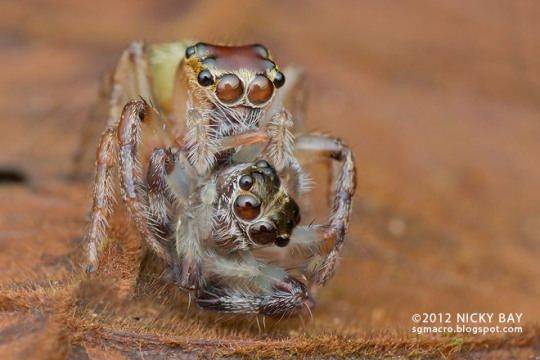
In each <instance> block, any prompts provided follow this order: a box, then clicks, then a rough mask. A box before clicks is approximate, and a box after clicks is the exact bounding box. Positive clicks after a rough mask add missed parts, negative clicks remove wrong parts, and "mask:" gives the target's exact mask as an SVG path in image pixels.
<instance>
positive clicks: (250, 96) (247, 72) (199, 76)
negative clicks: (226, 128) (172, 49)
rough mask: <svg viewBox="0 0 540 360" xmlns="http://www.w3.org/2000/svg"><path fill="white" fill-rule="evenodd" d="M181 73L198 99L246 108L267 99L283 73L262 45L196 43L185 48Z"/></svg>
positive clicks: (277, 85)
mask: <svg viewBox="0 0 540 360" xmlns="http://www.w3.org/2000/svg"><path fill="white" fill-rule="evenodd" d="M185 73H186V75H187V78H188V79H191V80H190V82H189V89H190V90H191V91H195V92H197V91H201V92H203V95H202V96H200V98H199V101H201V102H211V103H213V104H216V105H217V104H220V105H222V106H223V107H227V108H236V109H238V110H240V109H241V110H245V111H249V110H250V109H256V108H262V107H264V106H265V105H266V104H268V103H269V102H270V100H271V99H272V97H273V95H274V92H275V89H277V88H280V87H282V86H283V84H284V83H285V76H284V75H283V73H282V72H280V71H279V69H278V68H277V66H276V64H275V63H274V61H273V60H272V56H271V54H270V52H269V51H268V50H267V49H266V48H265V47H264V46H262V45H248V46H217V45H210V44H204V43H198V44H196V45H193V46H190V47H188V48H187V49H186V61H185Z"/></svg>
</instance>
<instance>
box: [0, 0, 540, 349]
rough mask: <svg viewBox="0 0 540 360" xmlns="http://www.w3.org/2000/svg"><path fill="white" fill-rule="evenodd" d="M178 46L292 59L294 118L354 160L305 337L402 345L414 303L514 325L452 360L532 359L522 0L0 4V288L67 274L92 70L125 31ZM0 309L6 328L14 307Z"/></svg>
mask: <svg viewBox="0 0 540 360" xmlns="http://www.w3.org/2000/svg"><path fill="white" fill-rule="evenodd" d="M179 38H193V39H197V40H201V41H207V42H231V43H253V42H260V43H262V44H265V45H266V46H267V47H268V48H270V49H272V51H273V53H274V56H275V58H276V62H277V63H278V64H280V65H281V66H282V67H283V66H284V65H286V64H290V63H296V64H300V65H302V66H303V67H304V68H305V69H306V72H307V82H308V88H309V95H310V99H309V104H308V113H307V120H306V123H307V127H308V129H310V130H318V131H328V132H330V133H331V134H333V135H336V136H340V137H342V138H344V139H346V141H347V142H348V143H349V144H350V145H351V146H352V148H353V150H354V152H355V154H356V158H357V162H358V169H359V186H358V191H357V196H356V202H355V212H354V214H353V224H352V225H351V232H350V234H351V235H350V239H349V243H348V245H347V247H346V249H345V252H344V254H343V261H342V265H341V267H340V268H339V270H338V272H337V275H336V277H335V278H334V280H333V281H332V282H331V283H330V284H329V285H328V286H327V287H326V288H324V289H322V290H321V291H320V294H319V297H318V304H319V307H318V309H317V310H316V312H315V314H314V319H313V321H311V322H309V324H308V325H307V333H310V332H311V333H316V334H338V335H339V336H344V337H346V338H347V339H353V341H358V343H359V344H360V343H362V341H363V340H362V339H365V337H366V336H367V335H366V334H370V332H371V331H374V332H375V333H376V332H377V331H384V330H385V329H390V331H391V333H393V334H394V335H392V336H395V339H396V341H397V340H398V339H399V341H404V340H403V339H406V341H409V342H410V343H414V342H415V341H416V340H415V339H416V338H415V337H414V336H412V334H411V330H410V328H411V326H412V325H413V322H412V321H411V316H412V315H413V314H415V313H424V312H443V313H447V312H448V313H452V314H455V313H456V312H495V313H498V312H514V313H523V317H522V322H521V323H520V324H517V325H522V326H524V327H526V333H525V334H521V335H504V336H502V335H496V336H495V335H491V337H490V336H488V337H481V336H479V335H475V336H465V337H464V338H465V344H466V345H467V344H469V345H468V346H470V347H469V348H461V347H458V348H457V351H459V350H464V349H468V350H467V351H473V352H475V353H476V354H481V355H483V354H490V355H494V356H501V357H506V356H507V355H508V354H518V355H517V356H518V357H519V356H524V357H527V356H532V355H533V354H535V353H536V354H538V353H540V335H539V333H540V331H539V327H538V323H539V321H540V306H539V305H540V261H539V258H540V191H539V184H540V166H539V156H540V3H538V2H536V1H533V0H500V1H491V0H484V1H475V2H470V1H444V0H441V1H428V0H418V1H352V0H351V1H342V2H339V4H338V3H337V2H336V3H330V2H324V1H313V2H307V1H304V2H300V1H299V2H289V1H263V0H258V1H247V0H244V1H237V2H230V3H226V2H218V1H203V2H196V1H173V0H164V1H156V2H145V1H127V0H126V1H115V2H110V1H104V0H97V1H92V2H80V1H68V0H49V1H38V0H26V1H14V0H11V1H9V0H8V1H3V2H2V3H1V4H0V79H1V80H0V91H1V96H0V109H1V112H0V113H1V114H2V116H1V119H0V124H1V130H0V171H1V172H2V176H1V177H2V179H3V180H4V181H3V182H1V183H0V260H1V261H0V281H1V283H2V284H3V285H2V288H0V291H2V289H3V290H4V291H6V293H7V292H8V290H9V289H13V286H16V285H13V284H21V283H24V281H28V279H37V280H39V281H45V282H46V281H49V280H51V279H52V280H54V279H55V276H58V277H62V276H64V275H55V274H60V273H62V272H63V271H64V272H69V269H67V270H66V268H63V267H62V266H60V265H58V264H59V261H60V263H61V261H64V262H66V261H67V260H65V259H66V257H67V256H68V255H69V254H70V253H71V251H72V250H73V244H74V243H76V242H77V239H79V240H80V238H81V237H82V234H83V231H84V226H85V216H86V214H87V212H88V210H89V209H90V191H89V189H90V188H89V185H87V184H81V183H72V182H70V181H68V180H67V178H66V174H67V171H68V169H69V166H70V161H71V157H72V155H73V152H74V150H75V148H76V146H77V142H78V140H79V136H80V135H79V134H80V131H81V128H82V124H83V121H84V118H85V116H86V114H87V111H88V109H89V107H90V105H91V104H92V102H93V101H94V100H95V98H96V94H97V89H98V84H99V80H100V78H101V76H102V74H103V73H104V72H105V71H106V70H107V69H109V68H110V67H111V66H112V65H113V64H114V61H115V59H116V57H117V56H118V55H119V53H120V51H121V50H122V49H123V48H124V47H125V46H126V44H127V43H128V42H129V41H131V40H134V39H144V40H146V41H147V42H148V43H156V42H164V41H170V40H174V39H179ZM17 175H21V176H24V177H25V180H26V181H25V182H20V183H14V182H13V181H8V180H9V179H10V178H11V179H12V178H13V177H16V176H17ZM59 259H60V260H59ZM62 259H64V260H62ZM48 272H49V274H47V273H48ZM23 279H24V281H23ZM52 280H51V281H52ZM9 284H12V285H9ZM6 289H7V290H6ZM29 293H30V291H29ZM4 301H5V298H4ZM1 304H2V301H0V306H1ZM3 310H5V311H4V312H2V313H1V314H2V315H0V325H2V324H3V325H4V326H9V325H10V324H16V323H17V321H19V320H20V319H19V318H18V317H20V316H22V315H21V312H24V311H26V310H24V309H23V310H24V311H23V310H21V309H20V308H18V307H13V309H11V310H9V306H8V307H4V308H3ZM295 326H296V325H295ZM282 327H283V328H284V329H286V327H287V326H286V325H285V326H282ZM299 329H302V326H300V327H299ZM304 329H305V328H304ZM0 331H2V330H0ZM280 331H284V333H286V331H287V330H280ZM299 331H300V332H302V331H303V330H299ZM292 334H293V335H290V336H293V337H294V333H292ZM36 336H37V335H36ZM484 338H486V339H488V340H487V343H489V345H485V344H484V345H485V346H484V345H482V346H481V345H478V346H476V345H475V344H477V343H478V344H480V343H481V341H480V339H484ZM492 338H496V339H498V340H500V342H496V341H491V342H490V340H489V339H492ZM407 339H409V340H407ZM17 341H19V340H17V336H12V338H11V342H10V341H6V342H4V343H3V342H2V340H0V351H2V349H8V348H9V347H10V346H11V347H13V346H14V345H13V344H17ZM458 345H460V346H461V343H460V344H458ZM437 346H440V344H439V343H438V345H437ZM6 351H7V350H6ZM384 351H385V350H383V352H384ZM388 351H389V352H388V353H387V354H409V353H407V352H406V351H405V352H399V351H397V352H396V351H395V350H392V349H391V350H388ZM392 351H394V352H392ZM400 351H401V350H400ZM445 351H446V350H445ZM427 353H428V354H432V353H430V352H427ZM437 354H438V353H436V352H435V355H437ZM413 355H414V354H413ZM514 356H516V355H514Z"/></svg>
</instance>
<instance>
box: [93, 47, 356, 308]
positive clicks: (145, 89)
mask: <svg viewBox="0 0 540 360" xmlns="http://www.w3.org/2000/svg"><path fill="white" fill-rule="evenodd" d="M285 79H287V81H285ZM301 80H302V72H301V70H300V69H298V68H296V67H288V68H285V69H284V71H283V72H281V71H280V70H279V69H278V67H277V66H276V64H275V63H274V61H273V60H272V56H271V54H270V52H269V51H268V50H267V49H266V48H265V47H263V46H261V45H251V46H216V45H210V44H203V43H198V44H196V45H192V43H191V44H190V43H188V42H182V41H180V42H173V43H167V44H160V45H156V46H154V47H152V48H150V49H149V50H145V49H144V47H143V44H142V43H140V42H133V43H131V44H130V45H129V47H128V48H127V49H126V50H125V51H124V52H123V53H122V55H121V57H120V59H119V60H118V62H117V64H116V67H115V68H114V70H113V72H112V73H111V75H110V76H109V77H108V78H107V81H106V83H105V87H104V90H103V92H102V95H101V102H100V104H101V105H100V106H98V108H97V112H96V114H97V115H96V116H97V117H101V118H104V119H107V124H106V130H105V132H104V133H103V135H102V137H101V140H100V144H99V148H98V151H97V171H96V178H95V182H94V197H93V207H92V215H91V220H90V223H89V226H88V232H87V236H86V238H87V246H88V267H87V271H88V272H92V271H94V270H96V269H97V267H98V260H97V259H98V252H99V250H100V249H101V248H103V246H104V244H105V241H106V229H107V219H108V218H109V215H110V213H111V211H112V205H113V203H114V201H115V194H114V190H113V189H114V185H113V184H114V181H115V176H116V174H119V175H118V176H119V180H120V189H121V197H122V199H123V202H124V203H125V205H126V208H127V213H128V214H129V217H130V218H131V220H132V221H133V223H134V224H135V225H136V228H137V229H138V231H139V233H140V236H141V237H142V238H143V239H144V240H145V242H146V243H147V244H148V246H149V247H150V249H151V250H152V251H153V252H154V253H155V254H156V255H157V256H159V257H160V258H162V259H163V261H165V262H166V264H167V265H168V266H169V267H170V268H171V269H172V272H173V274H174V279H175V283H176V284H177V286H179V287H180V288H181V289H182V290H184V291H187V292H189V293H190V295H191V296H193V297H194V299H195V300H196V303H197V305H198V306H199V307H200V308H202V309H204V310H210V311H217V312H226V313H241V314H263V315H266V316H270V317H282V316H286V315H292V314H295V313H298V312H299V311H300V310H301V309H302V308H304V307H306V306H307V307H310V306H312V305H313V304H314V302H313V300H312V298H311V297H310V294H309V292H308V289H307V287H306V285H304V283H302V282H301V281H299V280H298V279H296V278H295V277H293V276H292V275H290V274H289V273H288V272H286V271H285V270H283V269H282V268H280V267H279V266H276V265H274V264H271V263H270V262H267V261H264V260H262V259H261V258H259V257H258V256H256V254H255V253H254V252H255V251H256V250H257V249H260V248H269V247H278V248H283V249H282V250H286V249H288V248H290V246H291V245H296V246H298V247H301V248H304V249H308V254H309V258H308V259H307V265H306V266H305V267H304V268H303V269H302V275H303V277H305V278H307V279H308V280H309V281H310V282H311V283H312V284H316V285H324V284H325V283H326V282H327V281H328V280H329V279H330V278H331V277H332V275H333V273H334V271H335V268H336V264H337V262H338V258H339V252H340V250H341V248H342V245H343V241H344V239H345V235H346V231H347V226H348V222H349V217H350V213H351V202H352V197H353V194H354V191H355V186H356V168H355V161H354V156H353V153H352V152H351V150H350V149H349V148H348V147H347V146H346V145H345V144H344V143H343V142H342V141H341V140H339V139H335V138H329V137H326V136H320V135H304V136H298V137H295V136H294V135H293V134H295V133H298V132H300V131H302V130H303V117H302V115H303V114H302V111H301V109H302V104H301V101H302V99H301V98H302V96H301V95H302V92H301V90H300V89H301ZM136 98H141V99H145V100H139V101H133V100H131V101H130V99H136ZM126 103H127V104H126ZM123 104H126V105H125V106H124V107H123V109H122V105H123ZM293 119H294V121H293ZM143 134H144V139H145V141H144V142H145V143H150V144H153V145H157V147H156V148H155V149H154V150H153V151H152V152H151V154H150V153H149V152H145V148H144V146H143V141H142V140H143ZM302 154H304V155H306V154H307V155H308V156H304V157H303V156H302ZM321 157H322V158H326V159H331V160H332V167H333V170H332V171H333V174H334V177H333V185H332V192H331V197H332V198H331V203H332V205H331V208H330V214H329V218H328V222H327V223H325V224H322V225H310V226H299V223H300V209H299V207H298V205H297V202H296V201H298V200H299V199H301V198H302V196H303V195H304V194H305V192H306V182H307V181H306V178H305V174H304V172H303V170H302V166H303V165H302V164H301V163H300V162H299V160H298V159H301V158H308V159H311V160H313V159H320V158H321ZM144 172H146V176H143V174H144ZM282 256H285V255H282Z"/></svg>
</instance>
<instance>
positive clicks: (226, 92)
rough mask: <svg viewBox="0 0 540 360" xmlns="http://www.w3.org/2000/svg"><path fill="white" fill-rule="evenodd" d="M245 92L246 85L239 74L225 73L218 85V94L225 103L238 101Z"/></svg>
mask: <svg viewBox="0 0 540 360" xmlns="http://www.w3.org/2000/svg"><path fill="white" fill-rule="evenodd" d="M243 92H244V87H243V86H242V82H241V81H240V79H239V78H238V76H236V75H233V74H227V75H223V76H222V77H221V79H219V82H218V84H217V87H216V95H217V97H218V98H219V100H221V101H223V102H224V103H233V102H235V101H237V100H238V99H239V98H240V96H242V94H243Z"/></svg>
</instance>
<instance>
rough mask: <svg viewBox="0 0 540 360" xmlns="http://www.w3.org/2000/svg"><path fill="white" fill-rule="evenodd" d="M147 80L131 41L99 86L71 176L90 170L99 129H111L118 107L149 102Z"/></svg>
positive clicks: (138, 46) (139, 46) (143, 58)
mask: <svg viewBox="0 0 540 360" xmlns="http://www.w3.org/2000/svg"><path fill="white" fill-rule="evenodd" d="M150 83H151V76H150V67H149V62H148V59H147V55H146V51H145V49H144V44H143V43H142V42H140V41H133V42H132V43H130V44H129V45H128V47H127V48H126V49H125V50H124V51H123V52H122V54H121V55H120V58H119V59H118V61H117V63H116V65H115V66H114V68H113V70H112V71H110V72H109V73H108V74H107V75H106V76H105V77H104V78H103V81H102V83H101V87H100V93H99V97H98V99H97V101H96V102H95V104H94V105H93V106H92V109H91V111H90V113H89V116H88V117H87V118H86V120H85V122H84V124H83V129H82V136H81V139H80V140H79V145H78V147H77V149H76V151H75V154H74V158H73V166H72V169H71V172H72V176H75V177H77V176H81V175H80V174H82V173H84V172H85V169H86V168H90V167H89V166H88V165H89V164H88V163H89V162H90V158H91V155H89V154H90V153H91V151H89V149H92V148H93V146H94V144H95V142H96V140H97V138H98V137H99V134H100V132H101V131H102V129H103V128H108V129H111V128H113V127H115V126H116V125H117V123H118V119H120V114H121V112H122V106H123V105H124V104H125V103H126V102H128V101H129V100H131V99H136V98H138V97H142V98H143V99H146V100H148V101H152V91H151V87H150Z"/></svg>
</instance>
